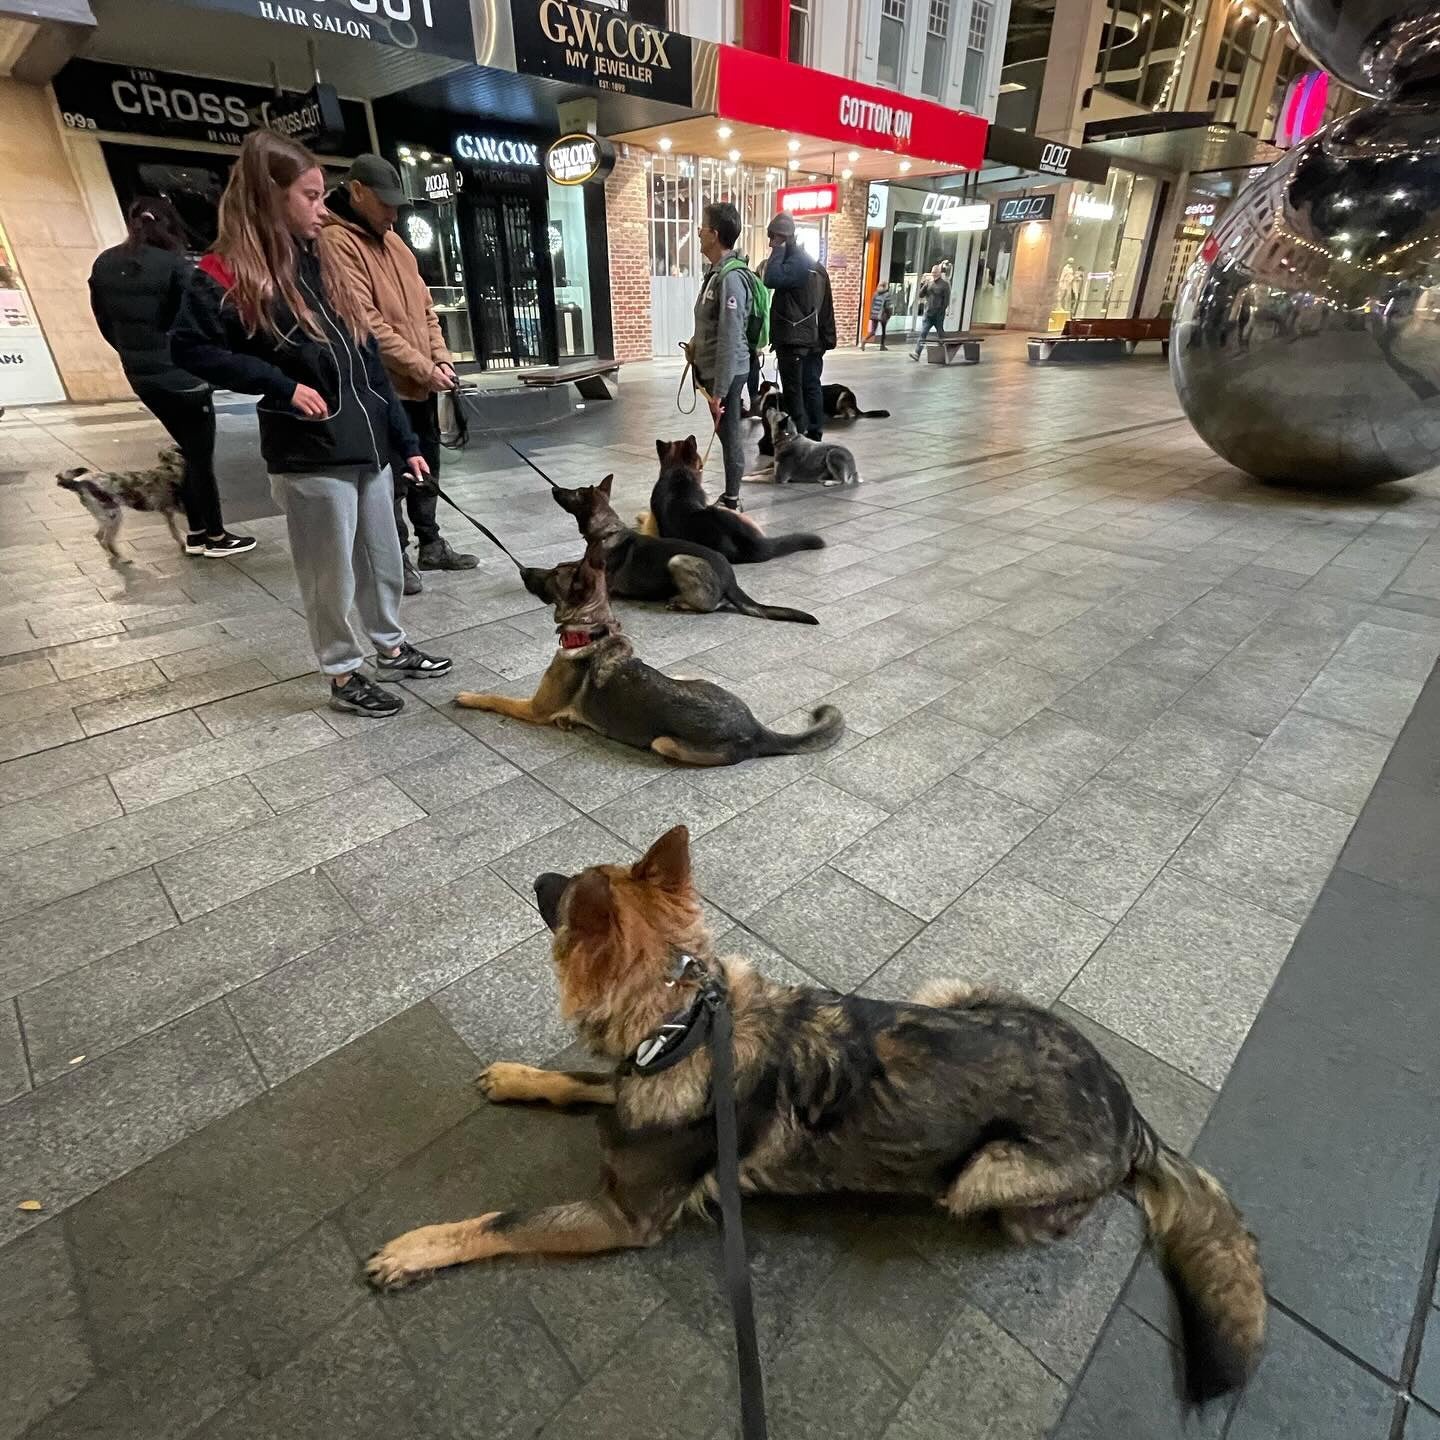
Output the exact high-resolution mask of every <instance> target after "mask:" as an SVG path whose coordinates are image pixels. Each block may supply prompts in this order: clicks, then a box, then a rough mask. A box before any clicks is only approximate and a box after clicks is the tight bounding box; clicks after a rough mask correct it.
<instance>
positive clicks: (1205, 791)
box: [1101, 710, 1260, 814]
mask: <svg viewBox="0 0 1440 1440" xmlns="http://www.w3.org/2000/svg"><path fill="white" fill-rule="evenodd" d="M1259 747H1260V741H1259V740H1258V739H1256V738H1255V736H1253V735H1251V734H1249V733H1248V732H1246V731H1244V730H1235V729H1232V728H1231V727H1230V726H1228V725H1224V724H1221V723H1220V722H1219V721H1218V720H1212V719H1209V718H1208V717H1206V716H1203V715H1187V714H1184V713H1183V712H1182V711H1178V710H1172V711H1170V712H1169V713H1168V714H1165V715H1162V716H1161V717H1160V718H1159V719H1158V720H1156V721H1155V723H1154V724H1153V725H1151V726H1150V727H1149V728H1148V729H1147V730H1146V731H1145V732H1144V733H1143V734H1141V735H1140V736H1138V737H1137V738H1136V739H1135V740H1133V741H1132V742H1131V743H1130V744H1129V745H1127V746H1126V747H1125V749H1124V750H1122V751H1121V752H1120V754H1118V755H1117V756H1116V757H1115V758H1114V759H1113V760H1112V761H1111V762H1110V763H1109V764H1108V765H1107V766H1106V767H1105V769H1104V770H1103V771H1102V772H1101V773H1102V774H1103V775H1104V776H1105V777H1106V778H1107V779H1111V780H1119V781H1121V782H1123V783H1125V784H1128V785H1134V786H1137V787H1139V788H1140V789H1142V790H1148V791H1150V792H1151V794H1154V795H1159V796H1162V797H1163V798H1164V799H1166V800H1169V801H1172V802H1173V803H1174V804H1176V805H1178V806H1179V807H1180V808H1181V809H1183V810H1188V811H1191V812H1193V813H1195V814H1203V813H1204V812H1205V811H1206V810H1208V809H1209V808H1210V807H1211V805H1213V804H1214V803H1215V801H1216V800H1218V799H1219V798H1220V796H1221V795H1222V794H1223V793H1224V792H1225V789H1226V787H1227V786H1228V785H1229V784H1230V782H1231V781H1232V780H1233V779H1234V778H1235V776H1236V775H1238V774H1239V773H1240V771H1241V770H1242V769H1243V768H1244V767H1245V765H1246V764H1247V763H1248V762H1249V761H1250V759H1251V758H1252V757H1253V756H1254V754H1255V752H1256V750H1258V749H1259Z"/></svg>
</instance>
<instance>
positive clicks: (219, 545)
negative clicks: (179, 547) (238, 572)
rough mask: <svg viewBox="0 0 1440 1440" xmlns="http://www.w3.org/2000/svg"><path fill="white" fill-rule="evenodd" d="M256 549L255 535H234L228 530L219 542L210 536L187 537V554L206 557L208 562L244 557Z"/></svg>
mask: <svg viewBox="0 0 1440 1440" xmlns="http://www.w3.org/2000/svg"><path fill="white" fill-rule="evenodd" d="M254 548H255V537H254V536H253V535H232V534H231V533H230V532H229V531H228V530H226V531H224V532H223V533H222V534H221V536H220V538H219V539H218V540H212V539H211V538H210V537H209V536H208V535H202V534H193V533H192V534H189V535H187V536H186V537H185V553H186V554H187V555H204V556H205V557H206V559H208V560H224V559H226V558H227V557H228V556H231V555H243V554H245V552H246V551H247V550H253V549H254Z"/></svg>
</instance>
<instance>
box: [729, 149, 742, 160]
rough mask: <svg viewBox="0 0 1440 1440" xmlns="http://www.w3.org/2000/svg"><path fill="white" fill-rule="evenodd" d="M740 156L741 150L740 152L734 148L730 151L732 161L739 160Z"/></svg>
mask: <svg viewBox="0 0 1440 1440" xmlns="http://www.w3.org/2000/svg"><path fill="white" fill-rule="evenodd" d="M739 158H740V152H739V151H738V150H732V151H731V152H730V159H731V161H732V162H733V161H736V160H738V159H739Z"/></svg>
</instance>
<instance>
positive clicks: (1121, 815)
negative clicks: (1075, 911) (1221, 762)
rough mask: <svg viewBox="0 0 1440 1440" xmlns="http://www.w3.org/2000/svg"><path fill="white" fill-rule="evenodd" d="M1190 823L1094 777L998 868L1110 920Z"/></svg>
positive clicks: (1172, 809)
mask: <svg viewBox="0 0 1440 1440" xmlns="http://www.w3.org/2000/svg"><path fill="white" fill-rule="evenodd" d="M1194 824H1195V817H1194V816H1193V815H1191V814H1187V813H1186V812H1185V811H1184V810H1181V809H1179V808H1178V807H1177V806H1174V805H1171V804H1170V803H1169V802H1168V801H1165V800H1160V799H1158V798H1156V797H1155V796H1153V795H1151V794H1149V793H1148V792H1147V791H1144V790H1137V789H1133V788H1131V787H1130V786H1127V785H1120V784H1117V783H1116V782H1114V781H1113V780H1106V779H1103V778H1096V779H1094V780H1091V781H1090V782H1089V783H1088V784H1087V785H1086V786H1085V787H1084V788H1083V789H1081V790H1079V791H1077V792H1076V793H1075V794H1074V795H1073V796H1071V798H1070V799H1069V800H1067V801H1066V802H1065V803H1064V804H1063V805H1062V806H1061V807H1060V808H1059V809H1058V810H1057V811H1056V812H1055V813H1054V814H1053V815H1052V816H1050V818H1049V819H1048V820H1046V821H1045V822H1044V823H1043V824H1041V825H1040V827H1039V828H1038V829H1036V830H1034V831H1033V832H1032V833H1031V834H1029V835H1028V836H1026V838H1025V839H1024V840H1022V841H1021V842H1020V844H1019V845H1018V846H1016V848H1015V850H1014V851H1013V852H1012V853H1011V854H1010V855H1009V856H1008V857H1007V858H1006V859H1005V860H1004V861H1003V862H1002V864H1001V867H1000V869H1001V873H1002V874H1004V875H1006V876H1013V877H1016V878H1018V879H1020V880H1026V881H1029V883H1030V884H1032V885H1034V886H1037V887H1038V888H1039V889H1041V890H1048V891H1049V892H1050V894H1052V895H1058V896H1059V897H1060V898H1061V899H1063V900H1068V901H1070V902H1071V903H1072V904H1074V905H1079V906H1081V907H1082V908H1083V909H1086V910H1088V911H1090V912H1091V914H1093V915H1098V916H1100V917H1101V918H1102V919H1105V920H1111V921H1114V920H1118V919H1119V918H1120V917H1121V916H1122V915H1123V914H1124V913H1125V912H1126V911H1127V910H1128V909H1129V908H1130V906H1131V905H1133V904H1134V903H1135V901H1136V900H1137V899H1138V898H1139V897H1140V895H1141V893H1142V892H1143V891H1144V890H1145V887H1146V886H1147V885H1149V884H1150V882H1151V881H1152V880H1153V879H1154V878H1155V876H1156V875H1157V874H1158V873H1159V872H1160V869H1161V867H1162V866H1163V865H1164V864H1165V862H1166V861H1167V860H1169V858H1170V857H1171V856H1172V855H1173V854H1174V853H1175V851H1176V849H1177V848H1178V847H1179V845H1180V843H1181V842H1182V841H1183V840H1184V839H1185V837H1186V836H1187V835H1188V834H1189V833H1190V831H1191V829H1192V827H1193V826H1194Z"/></svg>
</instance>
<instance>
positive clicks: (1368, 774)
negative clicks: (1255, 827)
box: [1245, 713, 1390, 815]
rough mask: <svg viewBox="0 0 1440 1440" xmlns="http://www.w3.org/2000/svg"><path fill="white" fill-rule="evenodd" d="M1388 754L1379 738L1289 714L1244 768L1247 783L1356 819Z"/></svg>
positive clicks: (1310, 717) (1383, 741)
mask: <svg viewBox="0 0 1440 1440" xmlns="http://www.w3.org/2000/svg"><path fill="white" fill-rule="evenodd" d="M1389 753H1390V745H1389V742H1388V741H1386V740H1384V739H1382V738H1381V737H1379V736H1377V735H1369V734H1366V733H1365V732H1364V731H1361V730H1356V729H1353V728H1352V727H1351V726H1348V725H1341V724H1338V723H1336V722H1335V721H1333V720H1325V719H1321V718H1319V717H1317V716H1312V715H1303V714H1299V713H1292V714H1291V715H1289V716H1287V717H1286V718H1285V719H1284V720H1282V721H1281V722H1280V724H1279V725H1277V726H1276V727H1275V729H1274V730H1273V731H1271V733H1270V736H1269V738H1268V739H1267V740H1266V741H1265V743H1264V744H1263V745H1262V746H1261V747H1260V749H1259V751H1258V752H1257V753H1256V755H1255V758H1254V759H1253V760H1251V762H1250V763H1249V765H1247V766H1246V767H1245V773H1246V775H1247V776H1249V777H1250V778H1251V779H1254V780H1258V781H1261V782H1262V783H1264V784H1267V785H1273V786H1275V787H1276V788H1277V789H1280V790H1289V791H1291V792H1292V793H1294V794H1296V795H1303V796H1305V797H1306V798H1307V799H1309V800H1316V801H1318V802H1319V803H1320V804H1322V805H1328V806H1330V807H1331V808H1332V809H1335V810H1340V811H1343V812H1344V813H1345V814H1348V815H1358V814H1359V813H1360V811H1361V809H1362V808H1363V807H1364V804H1365V801H1366V798H1367V797H1368V796H1369V794H1370V790H1371V787H1372V786H1373V785H1374V784H1375V781H1376V780H1377V779H1378V778H1379V775H1380V770H1381V767H1382V766H1383V765H1384V764H1385V760H1386V757H1387V756H1388V755H1389Z"/></svg>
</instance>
